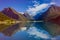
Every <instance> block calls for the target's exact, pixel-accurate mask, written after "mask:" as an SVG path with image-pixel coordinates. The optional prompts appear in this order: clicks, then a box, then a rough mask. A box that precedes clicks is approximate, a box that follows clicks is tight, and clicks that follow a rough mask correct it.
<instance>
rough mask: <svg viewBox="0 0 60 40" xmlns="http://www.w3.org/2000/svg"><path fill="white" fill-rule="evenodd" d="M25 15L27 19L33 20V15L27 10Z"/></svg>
mask: <svg viewBox="0 0 60 40" xmlns="http://www.w3.org/2000/svg"><path fill="white" fill-rule="evenodd" d="M23 15H24V16H25V17H26V18H27V19H29V20H33V17H32V16H30V15H29V13H27V12H25V13H24V14H23Z"/></svg>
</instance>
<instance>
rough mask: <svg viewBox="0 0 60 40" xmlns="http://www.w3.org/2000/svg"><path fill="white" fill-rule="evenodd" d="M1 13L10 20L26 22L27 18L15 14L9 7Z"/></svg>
mask: <svg viewBox="0 0 60 40" xmlns="http://www.w3.org/2000/svg"><path fill="white" fill-rule="evenodd" d="M2 13H3V14H5V15H6V16H8V17H10V18H12V19H15V20H19V21H26V20H27V18H26V17H24V15H22V14H21V13H18V12H16V11H15V10H14V9H13V8H10V7H9V8H5V9H4V10H2Z"/></svg>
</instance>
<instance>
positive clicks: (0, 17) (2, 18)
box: [0, 12, 14, 21]
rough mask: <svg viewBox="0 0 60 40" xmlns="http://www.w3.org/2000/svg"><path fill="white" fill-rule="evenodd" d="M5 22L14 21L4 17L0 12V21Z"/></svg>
mask: <svg viewBox="0 0 60 40" xmlns="http://www.w3.org/2000/svg"><path fill="white" fill-rule="evenodd" d="M5 20H10V21H14V19H12V18H10V17H8V16H6V15H4V14H3V13H2V12H0V21H5Z"/></svg>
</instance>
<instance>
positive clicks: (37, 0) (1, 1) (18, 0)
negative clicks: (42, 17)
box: [0, 0, 60, 12]
mask: <svg viewBox="0 0 60 40" xmlns="http://www.w3.org/2000/svg"><path fill="white" fill-rule="evenodd" d="M50 2H55V3H56V5H58V6H59V5H60V4H59V3H60V0H0V11H1V10H3V9H4V8H7V7H12V8H13V9H15V10H16V11H18V12H25V11H26V10H29V8H31V7H32V8H35V7H36V6H37V5H41V4H44V5H45V4H49V3H50ZM36 4H37V5H36ZM41 9H42V8H41ZM36 11H37V10H36Z"/></svg>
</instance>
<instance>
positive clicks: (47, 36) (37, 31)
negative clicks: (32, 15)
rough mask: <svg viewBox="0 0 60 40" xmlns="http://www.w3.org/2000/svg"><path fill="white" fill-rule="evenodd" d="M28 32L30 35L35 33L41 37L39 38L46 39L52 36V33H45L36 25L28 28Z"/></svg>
mask: <svg viewBox="0 0 60 40" xmlns="http://www.w3.org/2000/svg"><path fill="white" fill-rule="evenodd" d="M28 33H29V34H30V35H35V37H39V38H45V39H49V38H50V35H49V34H45V33H44V32H42V30H41V32H39V30H38V29H37V28H36V27H31V28H30V29H29V30H28Z"/></svg>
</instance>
